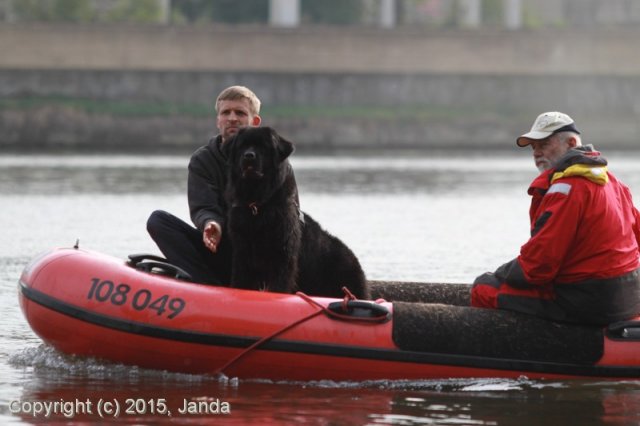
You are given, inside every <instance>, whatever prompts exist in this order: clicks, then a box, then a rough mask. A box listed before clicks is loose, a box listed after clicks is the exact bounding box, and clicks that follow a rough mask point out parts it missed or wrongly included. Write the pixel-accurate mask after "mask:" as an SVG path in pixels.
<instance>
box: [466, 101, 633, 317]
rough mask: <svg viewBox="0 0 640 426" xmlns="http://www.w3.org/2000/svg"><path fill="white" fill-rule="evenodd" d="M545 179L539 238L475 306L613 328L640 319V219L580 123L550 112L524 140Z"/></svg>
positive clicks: (536, 218)
mask: <svg viewBox="0 0 640 426" xmlns="http://www.w3.org/2000/svg"><path fill="white" fill-rule="evenodd" d="M516 143H517V145H518V146H520V147H527V146H531V148H532V153H533V160H534V162H535V165H536V167H537V168H538V170H540V175H539V176H538V177H537V178H535V179H534V181H533V182H532V183H531V185H530V187H529V195H531V197H532V200H531V208H530V210H529V216H530V224H531V238H530V239H529V240H528V241H527V242H526V243H525V244H524V245H523V246H522V247H521V249H520V254H519V256H518V257H517V258H516V259H514V260H512V261H510V262H508V263H506V264H504V265H502V266H500V267H499V268H498V269H497V270H496V271H495V272H488V273H485V274H483V275H481V276H479V277H478V278H476V280H475V282H474V286H473V289H472V293H471V305H472V306H476V307H483V308H498V309H507V310H512V311H518V312H523V313H527V314H532V315H537V316H540V317H543V318H547V319H550V320H554V321H562V322H571V323H580V324H590V325H606V324H609V323H612V322H615V321H622V320H626V319H629V318H632V317H634V316H636V315H638V314H640V251H639V247H640V213H638V210H637V209H636V208H635V206H634V204H633V201H632V198H631V193H630V191H629V189H628V188H627V187H626V186H625V185H624V184H623V183H622V182H620V181H619V180H618V179H617V178H616V177H615V176H614V175H613V174H612V173H611V172H610V171H609V170H608V163H607V160H606V159H604V158H603V157H602V156H601V155H600V153H599V152H598V151H595V149H594V148H593V146H592V145H586V146H583V145H582V140H581V136H580V132H579V131H578V129H577V128H576V125H575V122H574V121H573V119H572V118H571V117H569V116H568V115H567V114H564V113H561V112H555V111H553V112H545V113H543V114H540V115H539V116H538V118H537V119H536V121H535V122H534V123H533V127H532V128H531V131H530V132H528V133H525V134H524V135H522V136H520V137H519V138H518V139H517V141H516Z"/></svg>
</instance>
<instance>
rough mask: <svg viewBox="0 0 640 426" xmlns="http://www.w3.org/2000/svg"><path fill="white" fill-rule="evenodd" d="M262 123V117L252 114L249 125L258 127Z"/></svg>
mask: <svg viewBox="0 0 640 426" xmlns="http://www.w3.org/2000/svg"><path fill="white" fill-rule="evenodd" d="M260 123H262V118H261V117H260V116H259V115H254V116H253V118H252V119H251V125H252V126H253V127H258V126H259V125H260Z"/></svg>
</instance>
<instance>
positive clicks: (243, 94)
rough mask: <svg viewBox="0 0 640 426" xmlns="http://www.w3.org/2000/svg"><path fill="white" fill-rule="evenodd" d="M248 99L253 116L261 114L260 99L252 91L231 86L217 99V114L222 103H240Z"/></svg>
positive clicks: (242, 87)
mask: <svg viewBox="0 0 640 426" xmlns="http://www.w3.org/2000/svg"><path fill="white" fill-rule="evenodd" d="M242 99H246V100H247V101H249V111H250V112H251V114H253V115H259V114H260V99H258V97H257V96H256V94H255V93H253V92H252V91H251V90H250V89H248V88H247V87H244V86H230V87H227V88H226V89H224V90H223V91H222V92H220V94H219V95H218V98H217V99H216V112H218V106H219V105H220V102H221V101H239V100H242Z"/></svg>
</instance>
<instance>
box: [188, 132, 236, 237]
mask: <svg viewBox="0 0 640 426" xmlns="http://www.w3.org/2000/svg"><path fill="white" fill-rule="evenodd" d="M221 144H222V137H221V136H217V137H215V138H214V139H211V140H210V141H209V143H208V144H207V145H205V146H202V147H200V148H198V150H196V152H194V153H193V155H192V156H191V160H190V161H189V178H188V181H187V194H188V198H189V213H190V214H191V221H192V222H193V224H194V225H195V226H196V228H198V229H199V230H200V231H203V230H204V226H205V224H206V223H207V222H208V221H210V220H214V221H216V222H217V223H218V224H220V226H221V227H222V228H224V226H225V222H226V217H227V204H226V202H225V199H224V191H225V187H226V184H227V159H226V157H225V156H224V155H223V154H222V152H221V150H220V146H221Z"/></svg>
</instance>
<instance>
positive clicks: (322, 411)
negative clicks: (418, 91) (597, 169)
mask: <svg viewBox="0 0 640 426" xmlns="http://www.w3.org/2000/svg"><path fill="white" fill-rule="evenodd" d="M187 157H188V156H184V157H178V156H176V157H148V156H105V155H101V156H60V157H57V156H36V157H34V156H2V155H0V206H1V209H0V219H1V223H2V224H3V231H2V233H1V235H0V239H1V241H0V316H1V318H2V324H3V326H2V332H1V333H0V422H1V423H3V424H6V423H25V424H29V423H41V422H42V423H48V422H50V421H51V420H56V421H59V422H70V423H72V424H73V423H77V424H79V423H83V424H86V423H87V422H96V423H98V422H100V418H99V417H98V416H97V415H96V414H95V413H87V412H85V413H84V414H83V413H82V405H81V404H80V405H77V406H74V407H73V410H71V411H70V412H69V413H67V414H69V415H67V416H65V414H64V413H63V412H59V413H58V414H57V415H54V416H53V417H51V418H46V417H45V415H44V414H43V413H37V414H36V415H35V416H34V413H33V410H34V406H35V405H36V404H35V403H36V402H47V401H48V402H56V401H57V402H75V401H76V400H77V401H79V402H87V401H89V402H90V403H92V404H97V402H98V401H101V400H102V401H120V402H123V401H125V400H126V399H128V398H131V399H134V400H136V401H141V402H140V404H142V403H143V402H145V401H147V405H146V406H145V407H144V408H145V409H144V410H139V411H140V412H138V413H136V414H128V415H124V414H123V415H121V416H120V417H119V420H124V421H127V422H129V423H137V424H149V423H156V422H159V421H162V420H165V421H171V420H172V421H173V422H175V423H185V422H191V423H193V424H198V423H225V424H226V423H229V424H298V423H307V424H317V425H343V424H344V425H350V424H354V425H360V424H371V425H376V424H394V425H540V424H546V425H566V424H581V425H590V424H594V425H598V424H618V425H637V424H640V414H639V413H640V408H638V407H640V381H639V382H634V381H632V382H620V381H604V380H578V381H532V380H529V379H527V378H526V377H522V378H520V379H518V380H497V379H493V380H492V379H478V380H476V379H468V380H439V381H411V382H406V381H391V382H388V381H380V382H359V383H352V382H348V383H335V382H311V383H274V382H267V381H260V380H238V379H235V378H228V377H224V378H214V377H209V376H192V375H182V374H173V373H167V372H162V371H152V370H143V369H139V368H136V367H130V366H123V365H112V364H108V363H103V362H99V361H96V360H91V359H78V358H74V357H69V356H65V355H62V354H60V353H58V352H56V351H55V350H53V349H52V348H51V347H48V346H46V345H44V344H43V343H42V342H41V340H40V339H39V338H38V337H37V336H35V335H34V334H33V333H32V332H31V330H30V328H29V326H28V324H27V323H26V321H25V320H24V318H23V316H22V312H21V311H20V309H19V307H18V303H17V292H16V283H17V280H18V277H19V275H20V272H21V270H22V268H24V266H25V265H26V263H27V262H28V261H29V259H31V258H32V257H34V256H35V255H36V254H38V253H39V252H41V251H43V250H46V249H49V248H51V247H57V246H72V245H73V244H74V243H75V242H76V240H79V241H80V246H81V247H83V248H87V249H90V250H96V251H101V252H104V253H107V254H111V255H114V256H118V257H123V258H124V257H126V256H127V255H128V254H130V253H134V252H155V253H157V250H156V248H155V246H154V245H153V243H152V242H151V240H150V239H149V238H148V236H147V234H146V231H145V222H146V218H147V216H148V215H149V213H150V212H151V211H153V210H154V209H158V208H160V209H164V210H168V211H170V212H172V213H174V214H176V215H178V216H180V217H182V218H184V219H188V212H187V205H186V196H185V191H186V188H185V186H186V162H187V160H188V158H187ZM608 157H609V159H610V160H611V167H610V168H611V170H613V171H614V172H615V173H616V174H617V175H618V176H619V177H620V178H621V179H623V180H624V181H625V182H626V183H627V184H628V185H629V186H630V187H631V188H632V191H633V193H634V194H635V195H636V200H638V199H640V154H638V153H624V154H623V153H611V154H610V155H609V156H608ZM292 163H293V166H294V169H295V172H296V178H297V181H298V185H299V188H300V198H301V204H302V207H303V210H305V211H306V212H307V213H309V214H311V215H312V216H314V218H316V219H317V220H318V221H319V222H320V223H321V224H322V225H323V226H324V227H325V228H326V229H327V230H329V231H330V232H331V233H333V234H335V235H337V236H338V237H340V238H341V239H342V240H343V241H345V242H346V243H347V244H348V245H349V246H350V247H351V248H352V249H353V251H354V252H355V253H356V254H357V255H358V257H359V258H360V260H361V263H362V265H363V267H364V269H365V271H366V273H367V275H368V277H369V278H370V279H392V280H411V281H439V282H454V283H456V282H470V281H471V280H473V278H474V277H475V276H476V275H478V274H480V273H482V272H484V271H485V270H491V269H494V268H495V267H496V266H498V265H499V264H501V263H502V262H504V261H506V260H508V259H510V258H512V257H513V256H514V255H515V254H516V253H517V251H518V248H519V246H520V245H521V244H522V243H523V242H524V241H525V240H526V238H527V235H528V220H527V210H528V199H527V198H528V197H527V196H526V186H527V184H528V183H529V181H530V180H531V179H532V178H533V177H534V176H535V170H534V168H533V165H532V162H531V159H530V158H529V152H524V151H520V152H517V153H515V154H514V155H513V156H508V155H504V154H498V155H492V154H485V155H478V154H474V155H471V154H468V153H467V154H465V155H458V154H446V155H445V154H437V155H427V154H424V153H421V154H415V155H412V154H408V153H407V154H403V155H402V156H398V155H393V154H389V153H384V154H366V155H365V154H348V155H342V156H318V157H303V156H294V158H293V159H292ZM636 205H639V203H638V202H637V201H636ZM639 356H640V355H639ZM160 399H163V400H164V401H165V402H166V404H167V406H168V408H169V409H171V410H172V413H173V414H174V415H173V416H172V417H170V418H169V417H167V416H166V415H162V414H159V413H156V414H152V413H151V411H152V409H151V408H152V407H151V406H150V405H148V401H150V400H151V401H153V402H157V401H158V400H160ZM185 400H187V401H195V402H200V403H202V406H206V407H208V409H210V410H211V411H215V410H216V409H217V410H218V412H217V413H216V412H210V413H208V414H203V413H200V414H198V415H190V414H184V415H176V414H175V413H176V412H178V410H179V409H180V407H182V406H183V401H185ZM85 408H86V407H85ZM156 409H157V407H156ZM225 409H228V410H229V411H230V413H228V414H224V413H223V412H225ZM12 411H13V412H12ZM15 411H22V412H15ZM142 411H144V413H143V412H142Z"/></svg>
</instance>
